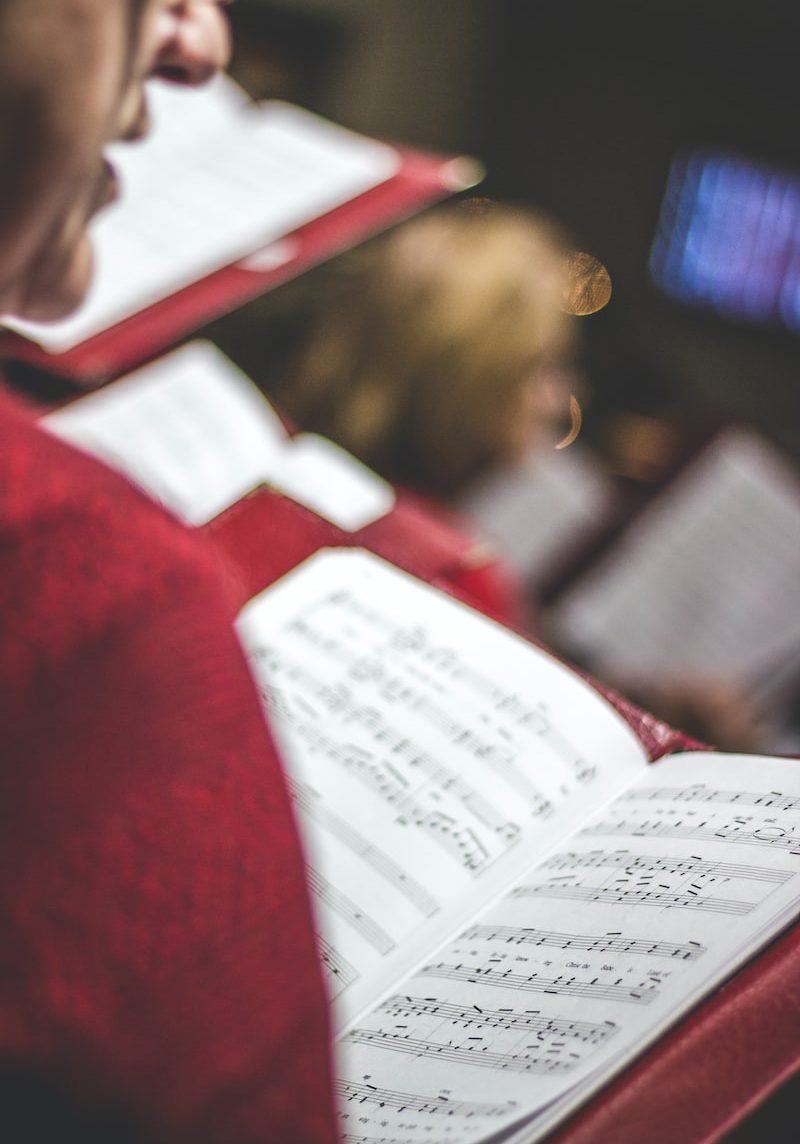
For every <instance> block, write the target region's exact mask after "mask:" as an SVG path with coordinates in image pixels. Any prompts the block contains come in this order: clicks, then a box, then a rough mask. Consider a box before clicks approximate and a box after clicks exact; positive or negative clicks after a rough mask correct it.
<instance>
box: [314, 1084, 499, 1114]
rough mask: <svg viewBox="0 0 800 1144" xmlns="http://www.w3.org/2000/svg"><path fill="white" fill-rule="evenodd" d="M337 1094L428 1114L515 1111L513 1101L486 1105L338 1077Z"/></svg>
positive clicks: (369, 1102) (350, 1100)
mask: <svg viewBox="0 0 800 1144" xmlns="http://www.w3.org/2000/svg"><path fill="white" fill-rule="evenodd" d="M335 1088H336V1091H337V1093H338V1094H339V1096H340V1097H342V1099H343V1100H345V1101H347V1102H348V1103H352V1102H355V1103H357V1104H377V1105H378V1107H379V1108H394V1109H396V1110H397V1111H398V1112H406V1111H409V1112H420V1113H425V1114H429V1115H431V1116H463V1117H473V1116H477V1117H486V1118H497V1117H501V1116H502V1117H505V1116H509V1115H510V1114H511V1113H512V1112H515V1111H516V1109H517V1107H518V1105H517V1103H516V1101H513V1100H508V1101H506V1102H505V1103H503V1104H490V1103H488V1102H487V1101H473V1100H450V1099H449V1098H448V1097H446V1096H434V1097H428V1096H421V1095H420V1094H419V1093H414V1092H398V1091H396V1090H395V1089H391V1088H382V1087H380V1086H379V1085H374V1084H367V1083H366V1082H364V1083H359V1082H356V1081H349V1080H339V1081H336V1083H335Z"/></svg>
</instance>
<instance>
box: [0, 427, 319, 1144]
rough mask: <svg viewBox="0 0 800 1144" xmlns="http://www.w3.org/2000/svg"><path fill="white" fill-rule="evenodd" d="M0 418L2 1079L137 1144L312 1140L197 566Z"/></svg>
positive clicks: (302, 943) (244, 673)
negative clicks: (120, 1123)
mask: <svg viewBox="0 0 800 1144" xmlns="http://www.w3.org/2000/svg"><path fill="white" fill-rule="evenodd" d="M3 412H4V411H3V409H2V407H1V406H0V455H2V458H3V460H2V462H0V466H1V467H2V469H3V472H2V476H3V481H2V484H0V521H2V524H0V551H2V562H0V592H1V593H2V594H1V595H0V599H1V600H2V605H0V606H2V610H3V627H2V631H1V632H0V758H1V759H2V766H0V868H2V871H3V876H2V881H1V882H0V925H2V937H1V938H0V1060H2V1066H0V1078H2V1074H3V1068H6V1069H7V1070H10V1073H9V1075H15V1070H16V1073H19V1070H20V1069H21V1070H22V1071H23V1073H25V1074H26V1075H28V1076H36V1075H37V1074H41V1075H42V1076H46V1077H47V1078H49V1079H48V1083H52V1084H53V1085H54V1086H60V1087H61V1088H62V1089H63V1090H64V1091H65V1092H67V1093H69V1096H70V1100H72V1101H74V1102H75V1104H76V1106H79V1105H81V1103H85V1104H86V1105H87V1106H88V1107H94V1108H101V1107H104V1106H115V1107H117V1108H119V1109H120V1110H122V1112H121V1114H122V1116H123V1119H124V1120H125V1122H126V1123H129V1124H133V1123H140V1124H141V1125H142V1126H143V1128H142V1133H143V1137H142V1138H143V1139H147V1141H148V1144H150V1142H152V1144H156V1142H167V1141H169V1142H170V1144H172V1142H177V1141H181V1142H185V1144H189V1142H191V1144H212V1142H213V1144H245V1142H247V1144H278V1142H280V1144H286V1142H288V1141H292V1142H293V1144H331V1142H332V1141H333V1140H334V1139H335V1131H334V1127H333V1125H334V1116H333V1110H332V1099H331V1085H330V1077H329V1067H330V1065H329V1043H328V1028H327V1010H326V1004H325V999H324V995H323V987H322V981H321V975H320V970H319V967H318V962H317V958H316V954H315V950H314V942H313V937H312V930H311V921H310V916H309V906H308V900H307V894H306V889H305V885H304V878H303V866H302V860H301V854H300V847H299V844H298V839H297V837H296V833H295V827H294V823H293V820H292V817H291V814H290V810H289V804H288V799H287V795H286V791H285V788H284V782H283V777H282V775H281V772H280V768H279V765H278V761H277V758H276V754H275V751H274V750H273V748H272V745H271V741H270V738H269V735H268V732H267V730H266V727H265V724H264V720H263V716H262V712H261V708H260V704H259V701H258V697H257V695H256V692H255V688H254V686H253V684H252V682H251V680H250V676H249V673H248V670H247V667H246V663H245V661H244V657H243V655H242V653H241V650H240V648H239V646H238V643H237V641H236V638H235V635H234V632H233V628H232V613H231V610H230V607H229V605H228V602H227V600H226V598H225V595H224V592H223V590H222V588H221V579H220V575H219V569H218V567H217V566H216V565H215V560H217V559H218V557H215V556H213V555H212V554H210V553H209V552H208V551H206V549H205V547H204V545H203V543H202V541H201V540H200V539H199V538H198V537H196V536H194V535H190V534H189V533H188V532H187V531H186V530H184V529H182V528H181V527H180V526H179V525H178V524H177V523H176V522H174V521H172V520H171V519H170V518H168V517H167V516H166V514H163V513H162V512H160V511H159V510H158V509H156V508H155V507H154V506H152V505H151V504H150V503H149V502H148V501H147V500H146V498H144V497H143V496H140V495H139V494H138V493H136V492H135V491H134V490H132V489H131V488H130V487H129V486H128V485H127V484H126V483H125V482H124V481H122V480H120V479H118V478H117V477H116V476H115V475H114V474H111V473H110V472H108V471H107V470H105V469H103V468H102V467H101V466H98V465H95V463H94V462H91V461H89V460H88V459H85V458H82V457H80V456H79V455H78V454H75V453H73V452H72V451H71V450H68V449H67V448H66V447H64V446H62V445H60V443H58V442H50V441H49V439H45V438H44V435H43V434H40V433H38V431H36V430H33V429H32V428H31V429H28V428H27V427H26V426H25V424H24V423H23V422H22V421H17V422H16V423H15V424H14V423H13V419H12V422H10V421H9V419H8V418H5V419H4V418H3V416H2V414H3ZM31 433H35V434H36V438H37V439H34V438H33V437H31ZM32 1091H34V1092H35V1091H37V1090H36V1086H35V1085H34V1088H33V1090H32Z"/></svg>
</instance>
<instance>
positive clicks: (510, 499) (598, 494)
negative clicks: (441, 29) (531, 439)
mask: <svg viewBox="0 0 800 1144" xmlns="http://www.w3.org/2000/svg"><path fill="white" fill-rule="evenodd" d="M612 503H613V492H612V486H611V480H610V479H609V477H607V476H606V474H605V473H604V472H603V470H602V468H601V467H600V465H599V463H597V462H596V461H595V460H594V458H593V457H592V456H591V454H590V453H589V452H588V451H587V450H585V449H583V448H581V447H580V446H576V445H573V446H572V447H571V448H569V449H564V450H562V451H557V450H552V451H550V452H536V453H535V454H533V455H532V456H531V457H530V459H529V460H527V461H526V462H525V463H524V464H521V465H516V466H513V467H511V466H509V467H508V468H504V469H501V470H498V471H497V472H496V473H493V474H491V475H490V476H488V477H487V478H485V479H484V480H482V481H481V482H480V483H479V485H477V486H476V487H475V488H474V489H472V490H471V491H470V493H469V494H468V496H466V497H465V498H464V499H463V500H462V502H461V508H462V509H463V510H464V512H466V513H467V514H468V515H469V516H472V517H474V518H475V520H476V521H477V522H478V523H479V524H480V525H481V527H482V528H483V530H484V531H485V533H486V534H487V536H488V537H490V538H491V539H492V540H493V541H494V543H495V545H496V546H497V549H498V551H499V552H502V554H503V557H504V559H506V560H507V561H508V563H509V565H510V566H511V567H512V568H513V569H514V570H515V572H516V573H517V574H518V575H519V576H521V577H523V579H524V580H525V581H526V582H527V583H529V584H535V583H536V582H537V580H539V579H541V578H542V577H544V576H546V575H547V574H548V573H549V572H551V571H552V570H553V568H555V567H556V566H557V565H558V562H559V560H562V559H565V558H566V557H568V556H569V555H570V554H571V552H572V551H573V550H574V549H575V548H577V546H578V545H579V544H581V543H583V542H584V541H586V540H588V539H589V538H590V537H591V536H592V535H593V533H594V532H595V531H596V530H597V529H598V527H600V526H601V525H602V524H603V523H604V521H605V520H606V518H607V515H608V513H609V511H610V508H611V506H612Z"/></svg>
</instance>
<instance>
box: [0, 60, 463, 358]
mask: <svg viewBox="0 0 800 1144" xmlns="http://www.w3.org/2000/svg"><path fill="white" fill-rule="evenodd" d="M148 101H149V106H150V111H151V118H152V121H153V130H152V132H151V134H150V135H149V136H148V138H147V139H145V140H144V141H142V142H140V143H137V144H136V145H135V146H130V145H127V144H124V145H123V144H120V145H118V146H116V147H114V148H112V158H113V161H114V165H115V167H116V168H117V169H118V170H119V173H120V176H121V180H120V181H121V184H122V194H121V197H120V200H119V201H118V202H117V203H115V204H114V205H113V206H112V207H110V208H108V209H106V210H104V211H103V212H102V213H101V214H100V215H99V216H98V217H97V219H96V220H95V221H94V224H93V229H92V237H93V245H94V248H95V256H96V258H95V260H96V272H95V275H94V280H93V283H92V287H91V290H90V292H89V295H88V297H87V299H86V301H85V302H84V304H83V305H82V306H81V307H80V308H79V309H78V310H77V311H76V312H75V314H73V315H72V316H71V317H69V318H66V319H64V320H63V321H60V322H55V323H39V322H29V321H21V320H19V319H15V318H12V317H10V316H8V315H6V316H5V318H4V317H3V316H2V315H0V323H2V324H3V325H5V326H7V327H8V328H9V330H11V331H13V335H9V334H8V333H6V334H5V341H6V342H7V343H8V344H7V345H4V352H6V353H7V355H8V356H10V357H16V358H19V359H21V360H28V361H32V362H34V363H35V364H38V365H40V366H44V367H45V368H47V369H49V370H51V371H52V372H55V373H57V374H58V375H59V376H65V377H76V378H92V379H95V380H97V379H102V380H106V379H108V378H109V377H115V376H118V375H119V374H120V373H122V372H123V371H124V370H125V369H130V368H132V367H133V366H135V365H139V364H140V363H141V362H143V361H146V360H147V359H148V358H150V357H152V356H154V354H155V353H157V352H160V351H163V350H165V349H167V348H168V347H170V346H173V345H175V343H176V341H177V340H178V339H179V338H180V337H183V336H185V335H186V334H188V333H190V332H192V331H194V330H196V329H198V328H199V327H200V326H202V325H204V324H206V323H207V322H209V321H211V320H213V319H215V318H218V317H219V316H220V315H221V314H225V313H227V312H229V311H230V310H232V309H234V308H235V307H236V306H238V305H241V304H242V303H243V302H245V301H247V300H249V299H251V298H254V297H256V296H257V295H259V294H261V293H263V292H264V291H265V290H268V289H271V288H272V287H274V286H276V285H278V284H279V283H280V282H282V281H285V280H286V279H288V278H291V277H293V276H294V275H296V274H299V273H301V272H302V271H303V270H305V269H307V268H308V267H309V266H313V265H316V264H317V263H319V262H322V261H324V260H325V259H326V258H329V257H332V256H333V255H334V254H336V253H338V252H340V251H342V250H345V249H347V248H349V247H351V246H353V245H355V244H356V243H358V242H360V241H363V240H364V239H366V238H367V237H369V236H370V235H373V234H376V233H378V232H379V231H381V230H384V229H385V228H386V227H388V226H390V225H392V224H393V223H396V222H398V221H399V220H400V219H402V218H405V217H407V216H408V215H411V214H414V213H416V212H417V211H419V210H422V209H423V208H424V207H425V206H428V205H429V204H430V203H432V202H436V201H437V200H439V199H442V198H445V197H447V196H449V195H452V194H454V193H455V192H456V191H459V190H463V189H465V188H466V187H467V186H471V185H473V184H474V183H476V182H478V181H480V179H481V178H482V169H481V168H480V165H479V164H477V163H476V162H474V161H473V160H471V159H468V158H466V157H455V156H444V155H434V154H428V153H425V152H417V151H412V150H408V149H405V148H398V147H394V146H391V145H389V144H387V143H384V142H380V141H377V140H375V139H370V138H368V137H366V136H363V135H360V134H358V133H357V132H353V131H350V130H348V129H346V128H344V127H341V126H339V125H338V124H334V123H331V122H329V121H328V120H326V119H324V118H321V117H320V116H318V115H315V114H313V113H312V112H310V111H307V110H305V109H303V108H300V107H296V106H294V105H292V104H287V103H284V102H281V101H278V100H270V101H266V102H264V103H253V102H252V101H250V100H249V99H248V98H247V96H246V95H245V94H244V92H242V91H241V90H240V89H239V88H238V87H237V86H236V84H234V82H233V81H232V80H230V79H229V78H228V77H225V76H218V77H217V78H216V79H215V80H214V81H213V82H212V83H210V84H209V85H207V87H205V88H203V89H202V90H201V91H194V90H192V91H189V92H187V91H186V90H183V89H181V88H180V87H175V86H174V85H168V84H163V83H159V82H154V83H153V84H151V85H150V90H149V93H148ZM0 333H2V331H1V330H0Z"/></svg>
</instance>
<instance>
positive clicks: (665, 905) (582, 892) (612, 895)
mask: <svg viewBox="0 0 800 1144" xmlns="http://www.w3.org/2000/svg"><path fill="white" fill-rule="evenodd" d="M511 896H512V897H514V898H562V899H564V900H566V901H575V902H603V903H604V904H605V905H620V906H630V905H638V906H657V907H658V908H659V909H686V910H701V911H704V912H706V913H710V914H730V915H731V916H732V917H739V918H742V917H746V916H747V914H749V913H751V912H752V911H753V910H754V909H755V908H756V905H757V904H758V903H756V902H735V901H733V900H731V899H729V898H711V897H708V898H704V897H701V896H700V895H699V894H697V896H695V894H694V893H692V891H691V890H688V891H686V893H668V892H667V891H665V890H641V889H630V890H615V889H603V888H601V887H593V886H563V885H559V884H558V883H549V882H548V883H545V884H543V885H540V886H517V887H516V888H515V889H514V890H513V891H512V894H511Z"/></svg>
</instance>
